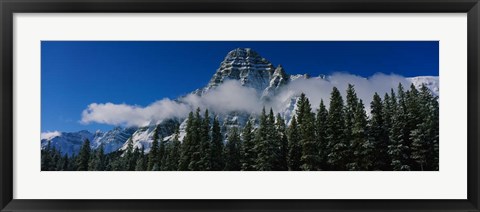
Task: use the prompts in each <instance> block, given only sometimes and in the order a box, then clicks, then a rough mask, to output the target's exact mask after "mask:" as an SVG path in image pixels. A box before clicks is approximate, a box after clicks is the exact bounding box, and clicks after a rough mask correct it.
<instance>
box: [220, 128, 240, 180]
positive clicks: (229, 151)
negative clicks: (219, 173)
mask: <svg viewBox="0 0 480 212" xmlns="http://www.w3.org/2000/svg"><path fill="white" fill-rule="evenodd" d="M224 155H225V168H224V170H225V171H240V169H241V163H240V135H239V133H238V129H237V128H236V127H233V128H231V129H230V132H229V133H228V136H227V143H226V145H225V154H224Z"/></svg>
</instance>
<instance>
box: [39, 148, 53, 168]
mask: <svg viewBox="0 0 480 212" xmlns="http://www.w3.org/2000/svg"><path fill="white" fill-rule="evenodd" d="M51 149H52V142H51V141H48V143H47V147H46V148H45V149H43V150H41V154H42V155H41V157H42V158H41V170H42V171H50V167H51V163H52V158H51Z"/></svg>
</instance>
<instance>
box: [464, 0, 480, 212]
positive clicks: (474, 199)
mask: <svg viewBox="0 0 480 212" xmlns="http://www.w3.org/2000/svg"><path fill="white" fill-rule="evenodd" d="M467 21H468V22H467V28H468V38H467V42H468V83H467V84H468V115H469V117H468V140H469V142H468V171H469V172H468V180H467V182H468V200H469V201H470V202H471V203H472V204H473V206H474V207H475V208H476V209H477V210H478V209H479V203H480V195H479V191H480V174H479V173H480V169H479V167H480V166H479V161H480V158H479V154H480V145H479V144H478V143H479V142H478V141H479V138H480V137H479V133H480V131H479V130H478V129H479V128H478V127H479V123H478V121H479V120H480V119H479V117H480V113H479V103H478V101H479V93H480V92H479V91H480V74H479V73H478V72H479V70H480V69H479V68H480V54H479V50H480V42H479V39H480V38H479V36H480V29H479V24H480V5H479V4H478V3H477V4H476V5H475V6H474V7H472V9H470V10H469V12H468V19H467Z"/></svg>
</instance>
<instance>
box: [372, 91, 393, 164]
mask: <svg viewBox="0 0 480 212" xmlns="http://www.w3.org/2000/svg"><path fill="white" fill-rule="evenodd" d="M386 97H387V98H385V102H387V101H390V99H389V97H388V95H386ZM385 104H389V103H385ZM370 109H371V112H370V114H371V118H370V120H369V123H368V124H369V128H368V129H369V133H368V134H369V140H370V141H371V142H372V144H373V146H374V147H373V148H374V150H375V151H374V152H373V157H372V158H371V159H370V160H371V161H372V162H373V164H372V170H383V171H388V170H390V158H389V157H388V153H387V152H388V144H389V143H388V142H389V139H388V126H389V125H388V124H387V121H386V120H385V118H384V115H385V108H384V103H382V99H381V98H380V96H379V95H378V94H377V93H375V94H374V95H373V100H372V102H371V103H370Z"/></svg>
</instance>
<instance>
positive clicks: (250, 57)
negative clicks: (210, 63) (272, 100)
mask: <svg viewBox="0 0 480 212" xmlns="http://www.w3.org/2000/svg"><path fill="white" fill-rule="evenodd" d="M274 71H275V67H274V66H273V65H272V63H270V61H268V60H267V59H265V58H264V57H262V56H260V54H258V53H257V52H255V51H253V50H252V49H250V48H236V49H234V50H232V51H230V52H228V54H227V56H226V57H225V59H224V60H223V61H222V62H221V63H220V67H219V68H218V69H217V71H216V72H215V74H214V75H213V77H212V78H211V79H210V82H209V83H208V85H207V86H206V87H205V88H204V89H203V92H202V93H204V92H207V91H208V90H210V89H211V88H214V87H217V86H218V85H220V84H221V83H223V82H224V81H226V80H239V81H240V83H241V84H242V85H243V86H246V87H251V88H254V89H256V90H264V89H265V88H267V87H268V86H269V84H270V79H271V78H272V76H273V74H274Z"/></svg>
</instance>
